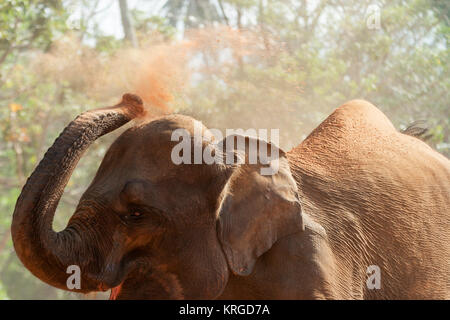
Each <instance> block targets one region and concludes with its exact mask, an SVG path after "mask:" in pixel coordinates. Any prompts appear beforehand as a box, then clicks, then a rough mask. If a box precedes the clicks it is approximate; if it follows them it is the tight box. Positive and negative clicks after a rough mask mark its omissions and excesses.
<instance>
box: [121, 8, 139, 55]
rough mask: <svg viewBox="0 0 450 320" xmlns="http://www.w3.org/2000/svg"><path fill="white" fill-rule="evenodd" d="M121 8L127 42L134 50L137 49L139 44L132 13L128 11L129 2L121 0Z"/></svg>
mask: <svg viewBox="0 0 450 320" xmlns="http://www.w3.org/2000/svg"><path fill="white" fill-rule="evenodd" d="M119 6H120V17H121V18H122V27H123V32H124V34H125V40H126V41H128V42H129V43H130V44H131V45H132V46H133V48H137V46H138V43H137V39H136V33H135V32H134V27H133V22H132V20H131V15H130V11H129V10H128V4H127V0H119Z"/></svg>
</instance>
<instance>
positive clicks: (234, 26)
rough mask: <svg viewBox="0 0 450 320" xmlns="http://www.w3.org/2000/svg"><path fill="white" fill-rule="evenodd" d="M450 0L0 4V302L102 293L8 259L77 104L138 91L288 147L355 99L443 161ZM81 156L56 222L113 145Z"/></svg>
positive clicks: (448, 149) (156, 102)
mask: <svg viewBox="0 0 450 320" xmlns="http://www.w3.org/2000/svg"><path fill="white" fill-rule="evenodd" d="M449 15H450V1H447V0H442V1H440V0H439V1H438V0H436V1H432V0H428V1H425V0H390V1H372V0H371V1H367V0H354V1H351V0H327V1H325V0H308V1H307V0H153V1H151V0H148V1H144V0H128V1H127V0H79V1H70V0H64V1H56V0H54V1H52V0H3V1H0V299H93V298H96V299H103V298H105V297H107V294H89V295H81V294H75V293H67V292H63V291H61V290H56V289H54V288H51V287H49V286H47V285H45V284H44V283H42V282H41V281H40V280H38V279H36V278H35V277H34V276H32V275H31V274H30V273H29V272H28V271H27V270H26V269H25V268H24V267H23V266H22V264H21V263H20V261H18V259H17V257H16V255H15V253H14V250H13V246H12V242H11V237H10V223H11V216H12V213H13V211H14V205H15V202H16V199H17V197H18V195H19V193H20V190H21V188H22V186H23V185H24V183H25V181H26V179H27V177H28V176H29V175H30V173H31V172H32V171H33V169H34V168H35V166H36V165H37V163H38V161H39V160H40V159H41V158H42V156H43V154H44V153H45V151H46V150H47V148H48V147H49V146H50V145H51V144H52V143H53V141H54V139H55V138H56V137H57V136H58V135H59V133H60V132H61V130H62V129H63V128H64V126H65V125H66V124H67V123H68V122H70V121H71V120H72V119H73V118H74V117H75V116H76V115H77V114H79V113H81V112H82V111H85V110H87V109H92V108H97V107H102V106H106V105H111V104H115V103H116V102H118V101H119V100H120V97H121V95H122V94H123V93H125V92H135V93H138V94H140V95H141V96H142V97H143V99H144V101H145V104H146V108H147V109H148V112H149V114H150V116H156V115H160V114H165V113H171V112H181V113H185V114H188V115H192V116H194V117H196V118H197V119H199V120H201V121H203V123H204V124H205V125H207V126H208V127H212V128H219V129H224V128H244V129H247V128H266V129H271V128H278V129H280V145H281V147H282V148H284V149H285V150H289V149H290V148H291V147H293V146H295V145H296V144H298V143H300V142H301V141H302V140H303V139H304V138H305V137H306V136H307V134H308V133H309V132H311V130H312V129H314V128H315V127H316V126H317V125H318V124H319V123H320V122H321V121H322V120H324V119H325V118H326V116H327V115H329V114H330V112H332V110H333V109H334V108H336V107H338V106H339V105H340V104H342V103H343V102H345V101H347V100H350V99H354V98H364V99H367V100H369V101H371V102H372V103H374V104H375V105H377V106H378V107H379V108H380V109H381V110H382V111H383V112H384V113H385V114H386V115H387V116H388V117H389V118H390V119H391V120H392V122H393V123H394V125H395V126H396V127H397V128H398V129H404V128H406V127H407V126H408V125H409V124H410V123H412V122H414V121H417V120H420V121H421V123H422V124H423V125H424V126H427V127H428V128H429V131H428V132H427V134H428V136H429V139H428V143H429V144H430V145H431V146H432V147H433V148H435V149H437V150H438V151H439V152H441V153H443V154H445V155H446V156H447V157H448V156H450V144H449V136H450V129H449V123H450V107H449V102H450V96H449V89H450V77H449V69H448V62H449V48H448V45H449V40H450V38H449V37H450V25H449V23H450V21H449ZM124 129H125V128H121V129H119V130H118V132H114V133H112V134H109V135H108V136H106V137H103V138H101V139H100V140H98V141H97V142H95V143H94V145H93V146H92V147H91V148H90V149H89V150H88V152H87V153H86V155H85V156H84V157H83V158H82V159H81V161H80V163H79V165H78V167H77V169H76V170H75V172H74V174H73V176H72V178H71V180H70V181H69V184H68V186H67V188H66V190H65V193H64V195H63V198H62V200H61V202H60V205H59V208H58V210H57V214H56V218H55V222H54V228H55V229H56V230H61V229H63V228H64V227H65V224H66V223H67V221H68V218H69V217H70V215H71V213H72V212H73V210H74V208H75V206H76V204H77V202H78V199H79V198H80V196H81V194H82V193H83V191H84V190H85V189H86V187H87V186H88V184H89V183H90V181H91V179H92V178H93V175H94V174H95V172H96V170H97V168H98V166H99V164H100V161H101V159H102V157H103V155H104V153H105V151H106V149H107V148H108V146H109V145H110V144H111V142H112V141H113V140H114V138H115V137H117V136H118V135H119V134H120V132H122V131H123V130H124Z"/></svg>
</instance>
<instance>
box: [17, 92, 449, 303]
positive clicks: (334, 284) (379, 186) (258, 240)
mask: <svg viewBox="0 0 450 320" xmlns="http://www.w3.org/2000/svg"><path fill="white" fill-rule="evenodd" d="M142 113H143V109H142V103H141V101H140V99H139V98H138V97H136V96H133V95H125V96H124V97H123V100H122V102H121V103H120V104H118V105H117V106H114V107H111V108H105V109H99V110H94V111H89V112H86V113H84V114H82V115H80V116H79V117H78V118H77V119H75V120H74V121H73V122H72V123H71V124H69V125H68V127H67V128H66V129H65V130H64V132H63V133H62V134H61V135H60V137H59V138H58V139H57V140H56V141H55V143H54V144H53V146H52V147H51V148H50V149H49V151H48V152H47V153H46V154H45V157H44V159H43V160H42V161H41V163H40V164H39V166H38V167H37V168H36V170H35V171H34V173H33V174H32V175H31V176H30V178H29V179H28V181H27V183H26V185H25V186H24V188H23V190H22V193H21V195H20V197H19V199H18V201H17V205H16V209H15V212H14V216H13V223H12V236H13V241H14V246H15V249H16V252H17V255H18V256H19V258H20V259H21V261H22V262H23V264H24V265H25V267H27V268H28V269H29V270H30V271H31V272H32V273H33V274H34V275H35V276H37V277H38V278H40V279H42V280H43V281H45V282H46V283H48V284H50V285H53V286H55V287H58V288H61V289H65V290H68V288H67V286H66V280H67V278H68V276H69V275H68V274H67V273H66V270H67V267H68V266H69V265H78V266H80V268H81V276H82V279H81V289H79V290H78V289H73V291H76V292H90V291H99V290H103V291H104V290H109V289H111V288H114V289H113V290H112V298H118V299H133V298H134V299H182V298H185V299H214V298H226V299H241V298H244V299H362V298H365V299H370V298H382V299H396V298H450V296H449V292H450V280H449V274H450V266H449V261H450V254H449V247H450V243H449V239H450V235H449V232H450V231H449V230H450V222H449V220H450V219H449V215H450V205H449V201H450V200H449V198H450V197H449V192H450V164H449V160H448V159H446V158H445V157H443V156H441V155H439V154H438V153H436V152H435V151H433V150H432V149H431V148H429V147H428V146H427V145H426V144H424V143H423V142H421V141H419V140H418V139H415V138H413V137H410V136H407V135H404V134H401V133H399V132H397V131H395V129H394V128H393V126H392V124H391V123H390V122H389V120H388V119H387V118H386V117H385V116H384V115H383V114H382V113H381V112H380V111H379V110H378V109H376V108H375V107H374V106H372V105H370V104H369V103H367V102H365V101H359V100H355V101H351V102H349V103H347V104H345V105H343V106H341V107H339V108H338V109H337V110H336V111H335V112H334V113H333V114H332V115H331V116H330V117H329V118H328V119H327V120H325V121H324V122H323V123H322V124H321V125H320V126H319V127H318V128H317V129H316V130H315V131H314V132H313V133H312V134H311V135H310V136H309V137H308V138H307V139H306V140H305V141H304V142H303V143H302V144H301V145H299V146H298V147H297V148H295V149H293V150H291V151H290V152H288V153H285V152H283V151H282V150H279V149H274V150H278V152H279V156H278V157H277V158H275V159H274V160H273V161H278V165H279V170H278V172H277V173H276V174H274V175H270V176H263V175H261V172H260V169H261V167H263V165H261V164H249V163H248V162H249V161H248V149H246V150H247V158H246V160H247V161H246V163H244V164H237V165H236V164H235V165H227V164H211V165H208V164H197V165H190V164H181V165H175V164H174V163H173V162H172V161H171V151H172V149H173V147H174V146H175V145H176V144H177V143H178V141H171V134H172V132H173V130H175V129H178V128H185V129H186V130H187V131H188V132H190V133H191V135H193V119H192V118H189V117H186V116H182V115H170V116H164V117H161V118H158V119H156V120H152V121H147V122H145V123H141V124H139V125H136V126H134V127H133V128H131V129H129V130H127V131H126V132H125V133H123V134H122V135H121V136H120V137H119V138H118V139H117V140H116V141H115V142H114V143H113V145H112V146H111V147H110V149H109V151H108V152H107V154H106V155H105V157H104V159H103V161H102V164H101V165H100V168H99V170H98V172H97V174H96V176H95V177H94V179H93V181H92V183H91V185H90V186H89V188H88V189H87V190H86V192H85V193H84V195H83V196H82V198H81V200H80V203H79V205H78V206H77V208H76V210H75V213H74V214H73V216H72V218H71V219H70V221H69V223H68V226H67V227H66V228H65V229H64V230H63V231H61V232H54V231H53V229H52V221H53V216H54V213H55V210H56V207H57V204H58V201H59V199H60V197H61V195H62V192H63V189H64V187H65V185H66V183H67V181H68V179H69V177H70V175H71V173H72V171H73V170H74V168H75V166H76V164H77V162H78V160H79V159H80V157H81V156H82V154H83V152H84V151H85V150H86V149H87V148H88V146H89V145H90V144H91V143H92V142H93V141H94V140H95V139H97V138H98V137H100V136H102V135H103V134H106V133H108V132H110V131H112V130H114V129H116V128H118V127H120V126H122V125H123V124H125V123H126V122H128V121H130V120H131V119H133V118H134V117H136V116H138V115H140V114H142ZM202 130H203V131H202V132H203V136H204V138H205V139H206V140H208V139H210V138H211V137H212V136H211V133H210V132H209V131H208V129H207V128H205V127H203V129H202ZM229 139H235V137H228V138H226V141H229ZM245 141H246V143H247V145H248V144H249V142H250V141H252V138H246V140H245ZM208 145H210V144H209V143H208V142H207V141H204V142H203V144H202V147H203V148H206V146H208ZM225 145H226V144H225ZM271 147H272V148H276V147H275V146H272V145H270V144H268V143H266V142H264V141H260V144H259V148H267V149H270V148H271ZM235 151H236V150H230V149H228V150H221V149H215V152H229V153H231V154H233V153H235ZM369 265H377V266H379V268H380V271H381V288H380V289H379V290H369V289H368V287H367V285H366V280H367V277H368V275H367V274H366V270H367V267H368V266H369Z"/></svg>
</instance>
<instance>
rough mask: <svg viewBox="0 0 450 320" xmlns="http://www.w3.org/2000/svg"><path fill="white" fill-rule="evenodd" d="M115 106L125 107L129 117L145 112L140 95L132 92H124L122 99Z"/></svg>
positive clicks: (141, 114)
mask: <svg viewBox="0 0 450 320" xmlns="http://www.w3.org/2000/svg"><path fill="white" fill-rule="evenodd" d="M117 106H120V107H125V108H126V109H125V111H127V112H128V113H129V116H130V117H131V118H134V117H138V116H143V115H144V114H145V109H144V103H143V102H142V99H141V97H139V96H138V95H136V94H133V93H125V94H124V95H123V96H122V101H121V102H120V103H119V104H118V105H117Z"/></svg>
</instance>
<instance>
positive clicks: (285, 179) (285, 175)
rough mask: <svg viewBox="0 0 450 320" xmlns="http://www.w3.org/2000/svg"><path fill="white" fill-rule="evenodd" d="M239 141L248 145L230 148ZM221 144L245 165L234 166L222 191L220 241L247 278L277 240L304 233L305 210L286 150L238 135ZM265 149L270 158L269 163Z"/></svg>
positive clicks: (231, 264)
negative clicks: (299, 197) (303, 210)
mask: <svg viewBox="0 0 450 320" xmlns="http://www.w3.org/2000/svg"><path fill="white" fill-rule="evenodd" d="M239 137H240V138H241V139H244V140H245V146H244V147H243V148H234V147H233V148H230V145H235V144H234V143H233V144H230V139H233V141H232V142H235V139H236V140H238V139H239ZM222 145H225V146H226V147H225V154H227V155H230V153H233V154H234V158H235V159H236V158H237V159H240V161H241V163H240V164H237V165H236V164H235V165H233V166H231V168H232V169H231V170H232V173H231V176H230V178H229V179H228V182H227V183H226V185H225V187H224V190H223V191H222V195H221V199H222V200H221V204H220V206H219V217H218V228H217V230H218V238H219V241H220V242H221V244H222V248H223V251H224V253H225V256H226V258H227V261H228V265H229V267H230V269H231V271H232V272H233V273H234V274H237V275H241V276H246V275H249V274H250V273H251V272H252V271H253V267H254V265H255V263H256V261H257V259H258V257H260V256H261V255H262V254H263V253H264V252H266V251H268V250H269V249H270V248H271V247H272V245H273V244H274V243H275V242H276V241H277V240H279V239H281V238H283V237H285V236H288V235H290V234H293V233H296V232H299V231H303V220H302V209H301V205H300V202H299V199H298V193H297V185H296V183H295V180H294V179H293V177H292V174H291V171H290V168H289V164H288V160H287V158H286V156H285V153H284V152H283V151H282V150H281V149H279V148H278V147H276V146H275V145H274V144H272V143H268V142H266V141H263V140H259V139H254V138H250V137H242V136H237V135H233V136H228V137H226V138H225V139H224V140H223V141H222ZM238 145H239V143H238ZM241 145H242V144H241ZM255 145H257V150H258V152H257V154H258V157H257V161H256V163H255V161H254V159H255V157H254V156H255V154H254V153H255V149H256V148H255ZM249 146H250V147H249ZM252 146H253V150H252ZM227 149H228V150H227ZM261 151H263V153H262V154H263V155H264V151H265V152H266V154H268V155H269V157H268V158H267V157H266V159H267V160H266V161H264V159H262V158H264V156H263V157H261ZM252 158H253V161H252ZM227 162H228V163H229V161H227Z"/></svg>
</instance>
